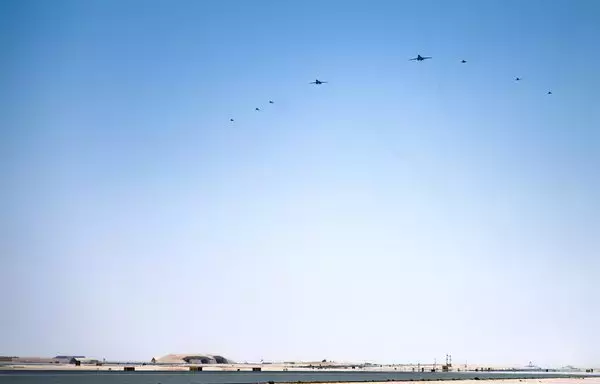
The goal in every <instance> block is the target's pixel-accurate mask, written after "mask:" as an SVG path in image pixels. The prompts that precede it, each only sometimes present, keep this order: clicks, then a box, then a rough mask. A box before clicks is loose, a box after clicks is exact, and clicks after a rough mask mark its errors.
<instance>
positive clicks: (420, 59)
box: [408, 55, 432, 61]
mask: <svg viewBox="0 0 600 384" xmlns="http://www.w3.org/2000/svg"><path fill="white" fill-rule="evenodd" d="M431 58H432V57H431V56H425V57H423V56H421V55H417V57H414V58H412V59H408V61H413V60H417V61H423V60H427V59H431Z"/></svg>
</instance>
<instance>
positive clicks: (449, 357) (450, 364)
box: [442, 354, 452, 372]
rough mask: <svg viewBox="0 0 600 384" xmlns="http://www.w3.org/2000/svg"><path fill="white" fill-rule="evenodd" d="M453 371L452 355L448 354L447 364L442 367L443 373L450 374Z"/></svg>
mask: <svg viewBox="0 0 600 384" xmlns="http://www.w3.org/2000/svg"><path fill="white" fill-rule="evenodd" d="M450 370H452V355H449V354H446V364H444V365H442V371H443V372H448V371H450Z"/></svg>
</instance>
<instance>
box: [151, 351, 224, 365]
mask: <svg viewBox="0 0 600 384" xmlns="http://www.w3.org/2000/svg"><path fill="white" fill-rule="evenodd" d="M151 361H152V362H153V363H155V364H233V361H232V360H229V359H227V358H225V357H223V356H221V355H211V354H206V353H183V354H170V355H166V356H163V357H160V358H158V359H156V358H154V357H153V358H152V360H151Z"/></svg>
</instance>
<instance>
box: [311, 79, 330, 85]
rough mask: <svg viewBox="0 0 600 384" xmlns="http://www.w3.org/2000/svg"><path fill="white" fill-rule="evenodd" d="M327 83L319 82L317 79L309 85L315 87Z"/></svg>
mask: <svg viewBox="0 0 600 384" xmlns="http://www.w3.org/2000/svg"><path fill="white" fill-rule="evenodd" d="M325 83H327V82H326V81H321V80H319V79H315V81H313V82H311V83H310V84H316V85H321V84H325Z"/></svg>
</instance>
